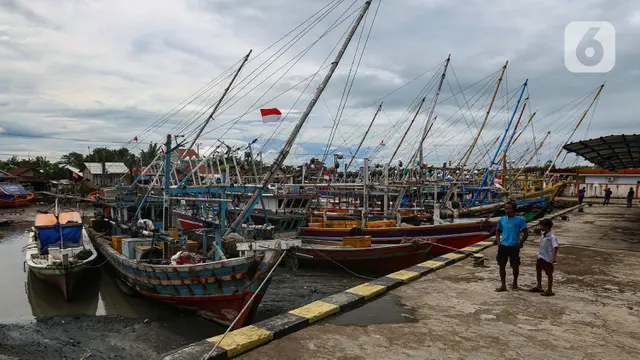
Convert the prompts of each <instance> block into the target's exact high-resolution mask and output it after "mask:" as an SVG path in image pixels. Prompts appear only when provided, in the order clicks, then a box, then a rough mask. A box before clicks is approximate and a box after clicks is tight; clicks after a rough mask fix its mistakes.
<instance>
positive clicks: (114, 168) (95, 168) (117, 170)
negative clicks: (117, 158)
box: [84, 162, 129, 175]
mask: <svg viewBox="0 0 640 360" xmlns="http://www.w3.org/2000/svg"><path fill="white" fill-rule="evenodd" d="M84 166H86V167H87V170H89V172H90V173H92V174H94V175H95V174H101V173H102V163H92V162H87V163H84ZM104 167H105V171H106V172H107V174H126V173H128V172H129V168H127V166H126V165H125V164H124V163H121V162H106V163H104Z"/></svg>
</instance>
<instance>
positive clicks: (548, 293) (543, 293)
mask: <svg viewBox="0 0 640 360" xmlns="http://www.w3.org/2000/svg"><path fill="white" fill-rule="evenodd" d="M540 295H542V296H553V295H555V294H554V293H553V292H547V291H543V292H542V293H541V294H540Z"/></svg>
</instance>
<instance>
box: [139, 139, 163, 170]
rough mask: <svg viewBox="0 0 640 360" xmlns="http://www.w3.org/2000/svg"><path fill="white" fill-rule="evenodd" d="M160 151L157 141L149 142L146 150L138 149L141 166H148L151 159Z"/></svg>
mask: <svg viewBox="0 0 640 360" xmlns="http://www.w3.org/2000/svg"><path fill="white" fill-rule="evenodd" d="M159 152H160V146H158V144H157V143H154V142H151V143H149V147H148V148H147V150H142V151H140V158H141V159H142V166H149V164H151V162H152V161H153V159H155V158H156V156H158V153H159Z"/></svg>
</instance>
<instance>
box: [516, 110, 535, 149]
mask: <svg viewBox="0 0 640 360" xmlns="http://www.w3.org/2000/svg"><path fill="white" fill-rule="evenodd" d="M537 113H538V112H537V111H534V112H533V114H531V116H529V120H527V123H526V124H525V126H524V127H523V128H522V130H521V131H520V132H519V133H518V135H516V138H515V139H513V142H512V143H511V146H513V144H515V143H516V141H518V139H520V136H521V135H522V133H523V132H524V131H525V130H526V129H527V126H529V124H531V121H533V117H534V116H536V114H537Z"/></svg>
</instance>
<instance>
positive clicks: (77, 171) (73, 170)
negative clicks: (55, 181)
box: [63, 165, 102, 174]
mask: <svg viewBox="0 0 640 360" xmlns="http://www.w3.org/2000/svg"><path fill="white" fill-rule="evenodd" d="M101 166H102V165H101ZM63 168H65V169H67V170H71V171H72V172H74V173H76V174H82V171H80V169H78V168H76V167H73V166H71V165H64V166H63ZM101 171H102V170H101Z"/></svg>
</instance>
